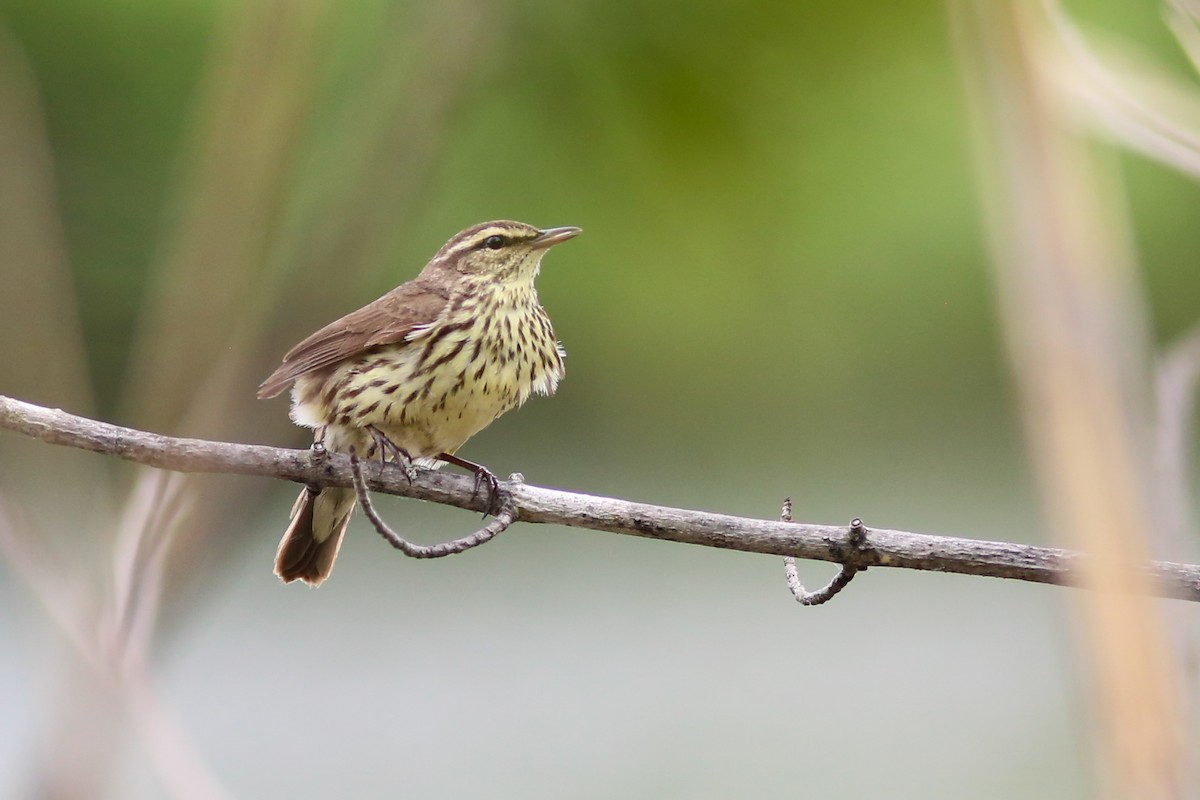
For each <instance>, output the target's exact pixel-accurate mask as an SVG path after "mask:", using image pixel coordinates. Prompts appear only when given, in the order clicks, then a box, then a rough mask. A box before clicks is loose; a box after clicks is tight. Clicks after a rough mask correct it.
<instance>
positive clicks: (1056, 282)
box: [952, 0, 1193, 800]
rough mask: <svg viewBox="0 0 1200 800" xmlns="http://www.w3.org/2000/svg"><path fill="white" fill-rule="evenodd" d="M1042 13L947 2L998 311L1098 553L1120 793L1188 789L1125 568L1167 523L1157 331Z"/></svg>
mask: <svg viewBox="0 0 1200 800" xmlns="http://www.w3.org/2000/svg"><path fill="white" fill-rule="evenodd" d="M1040 8H1041V7H1040V6H1038V5H1036V4H1030V3H1026V2H1019V1H1014V2H994V0H967V1H966V2H962V3H955V4H952V9H953V13H954V16H955V22H956V24H957V33H958V44H959V52H960V56H961V58H962V61H963V63H964V68H965V72H966V75H967V78H968V92H969V95H970V100H971V102H972V104H973V108H974V116H975V130H976V134H977V136H976V139H977V142H978V143H979V147H978V154H979V162H980V164H981V168H982V173H983V178H984V188H985V194H986V201H987V212H988V220H987V221H988V223H989V228H990V234H991V247H992V252H993V263H994V265H995V279H996V285H997V289H998V295H999V298H1000V314H1001V319H1002V321H1003V324H1004V329H1005V334H1006V338H1007V341H1008V349H1009V356H1010V358H1011V361H1012V365H1013V369H1014V372H1015V374H1016V378H1017V383H1018V388H1019V391H1020V395H1021V399H1022V406H1023V416H1024V420H1025V427H1026V432H1027V436H1028V441H1029V448H1030V452H1031V454H1032V457H1033V461H1034V464H1035V467H1036V469H1037V472H1038V475H1039V477H1040V484H1041V489H1042V497H1043V502H1044V504H1045V507H1046V509H1047V513H1048V515H1049V522H1050V526H1049V527H1050V530H1053V531H1059V532H1061V533H1062V535H1063V536H1064V537H1065V542H1064V543H1065V544H1068V545H1069V546H1072V547H1075V548H1078V549H1081V550H1084V551H1085V552H1088V553H1091V554H1093V555H1094V556H1096V560H1095V561H1094V562H1093V568H1092V569H1090V570H1089V571H1088V573H1087V574H1086V576H1085V578H1084V582H1085V585H1088V586H1090V587H1091V588H1092V589H1094V590H1095V591H1093V592H1083V593H1080V594H1078V595H1075V596H1074V598H1073V600H1074V606H1075V612H1076V615H1077V618H1078V620H1079V622H1080V629H1081V631H1082V636H1081V637H1080V641H1079V646H1080V648H1081V653H1080V657H1081V658H1082V660H1083V661H1084V662H1085V664H1086V665H1087V668H1088V671H1089V673H1090V677H1091V685H1092V691H1093V696H1094V699H1095V703H1096V712H1095V718H1096V721H1097V723H1098V725H1099V734H1098V736H1097V741H1096V745H1097V746H1098V747H1099V749H1100V755H1099V757H1098V758H1097V759H1096V761H1097V763H1098V764H1102V765H1104V767H1103V768H1104V770H1105V773H1106V775H1105V777H1106V779H1107V780H1105V781H1104V783H1105V785H1106V787H1107V788H1108V789H1109V790H1110V791H1109V794H1110V795H1112V796H1116V797H1128V798H1138V799H1139V800H1143V799H1150V798H1164V799H1165V798H1179V797H1183V796H1185V795H1186V793H1187V791H1188V789H1187V788H1186V787H1190V786H1192V777H1193V776H1192V775H1191V774H1190V772H1189V768H1190V766H1189V764H1188V759H1187V747H1186V746H1185V744H1184V725H1183V721H1182V719H1181V716H1180V708H1181V700H1180V693H1181V676H1180V672H1179V669H1178V665H1177V664H1176V663H1175V661H1174V659H1173V658H1172V651H1171V648H1170V647H1169V645H1168V641H1169V639H1168V635H1167V629H1166V625H1165V624H1164V614H1163V610H1162V608H1161V607H1160V606H1159V605H1158V604H1156V603H1154V602H1152V601H1150V600H1148V599H1146V598H1145V597H1142V596H1138V595H1137V592H1139V591H1141V588H1140V587H1139V586H1137V584H1138V582H1139V581H1141V580H1143V578H1142V576H1140V575H1137V574H1133V573H1131V572H1129V571H1128V570H1127V569H1125V568H1124V567H1122V566H1121V565H1123V564H1129V563H1134V562H1138V561H1141V560H1144V559H1147V558H1148V557H1149V555H1150V553H1149V551H1150V540H1151V531H1153V530H1155V529H1156V527H1157V526H1158V524H1159V522H1160V520H1159V518H1158V513H1157V504H1156V503H1155V502H1154V500H1155V499H1156V498H1154V497H1153V495H1152V492H1151V475H1152V470H1151V464H1152V461H1151V459H1152V453H1151V452H1150V449H1149V443H1150V442H1152V441H1153V439H1152V437H1151V435H1150V432H1151V430H1152V419H1153V418H1152V413H1151V405H1150V398H1151V391H1152V390H1151V364H1152V359H1151V349H1150V342H1151V337H1150V335H1149V331H1148V326H1147V322H1146V313H1145V303H1144V300H1143V297H1142V292H1141V287H1140V285H1139V280H1138V275H1137V265H1136V262H1135V259H1134V257H1133V255H1132V253H1131V247H1130V243H1129V235H1128V231H1127V222H1126V220H1125V216H1124V213H1123V211H1124V209H1123V207H1122V203H1121V200H1120V194H1119V192H1118V190H1117V188H1116V186H1115V183H1114V181H1112V180H1111V176H1109V175H1107V174H1104V173H1103V171H1102V170H1101V169H1100V165H1099V162H1098V159H1097V154H1096V152H1095V151H1094V146H1093V145H1091V144H1090V143H1089V141H1088V140H1087V139H1086V138H1085V137H1084V136H1083V135H1082V133H1081V131H1080V130H1078V129H1077V127H1076V126H1075V125H1074V124H1073V121H1072V120H1071V119H1069V118H1068V116H1067V115H1066V114H1065V113H1064V111H1066V110H1067V108H1068V106H1067V104H1065V103H1063V102H1062V97H1061V95H1060V94H1059V93H1058V92H1057V91H1056V90H1055V84H1056V82H1058V81H1061V80H1062V77H1061V76H1059V75H1057V74H1056V72H1055V70H1054V68H1053V67H1054V66H1055V64H1054V63H1053V62H1049V61H1047V60H1046V59H1044V58H1042V55H1043V54H1044V53H1045V52H1047V51H1046V48H1045V40H1046V37H1047V36H1048V35H1049V31H1050V29H1051V23H1050V20H1049V17H1048V16H1046V15H1045V14H1043V13H1041V12H1040V11H1039V9H1040ZM1057 66H1058V67H1060V68H1061V67H1062V66H1063V65H1062V64H1061V63H1060V64H1058V65H1057ZM1131 589H1132V592H1133V593H1130V590H1131Z"/></svg>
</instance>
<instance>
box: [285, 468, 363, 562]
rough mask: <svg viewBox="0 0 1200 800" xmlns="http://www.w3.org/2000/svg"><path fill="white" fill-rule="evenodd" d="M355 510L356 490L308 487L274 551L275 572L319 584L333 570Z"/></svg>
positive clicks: (299, 499) (294, 508) (294, 509)
mask: <svg viewBox="0 0 1200 800" xmlns="http://www.w3.org/2000/svg"><path fill="white" fill-rule="evenodd" d="M353 511H354V492H353V491H351V490H349V489H336V488H332V487H327V488H325V489H321V490H320V491H319V492H317V491H313V490H312V489H310V488H308V487H305V488H304V489H303V490H302V491H301V492H300V496H299V497H298V498H296V504H295V505H294V506H293V507H292V522H291V524H290V525H288V529H287V533H285V534H284V535H283V539H282V540H280V542H279V550H278V551H277V552H276V554H275V574H276V575H278V576H279V577H280V579H281V580H282V581H283V582H284V583H290V582H291V581H294V580H301V581H304V582H305V583H307V584H308V585H309V586H319V585H320V584H321V582H322V581H324V580H325V579H326V578H328V577H329V573H330V572H331V571H333V562H334V560H335V559H336V558H337V554H338V549H339V548H341V546H342V537H343V536H344V535H345V533H346V526H347V525H348V524H349V522H350V515H351V513H352V512H353Z"/></svg>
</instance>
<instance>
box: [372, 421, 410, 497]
mask: <svg viewBox="0 0 1200 800" xmlns="http://www.w3.org/2000/svg"><path fill="white" fill-rule="evenodd" d="M367 431H368V432H369V433H370V434H371V438H372V439H374V440H375V453H376V455H378V456H379V463H380V464H386V463H388V454H389V453H390V454H391V456H392V463H393V464H395V465H396V466H398V467H400V468H401V469H402V470H404V477H406V478H408V482H409V483H410V484H411V483H412V482H413V479H415V478H416V477H417V468H416V466H415V465H414V464H413V460H412V456H410V455H409V454H408V451H407V450H405V449H404V448H403V447H401V446H400V445H398V444H396V443H395V442H393V441H392V440H391V439H389V438H388V437H387V434H385V433H384V432H383V431H381V430H379V429H378V428H376V427H375V426H374V425H370V426H368V427H367Z"/></svg>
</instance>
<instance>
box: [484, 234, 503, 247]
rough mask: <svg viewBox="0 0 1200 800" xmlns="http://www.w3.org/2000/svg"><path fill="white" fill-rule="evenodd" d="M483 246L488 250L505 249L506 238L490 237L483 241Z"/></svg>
mask: <svg viewBox="0 0 1200 800" xmlns="http://www.w3.org/2000/svg"><path fill="white" fill-rule="evenodd" d="M483 246H484V247H486V248H487V249H488V250H499V249H500V248H501V247H504V237H503V236H489V237H487V238H486V239H484V240H483Z"/></svg>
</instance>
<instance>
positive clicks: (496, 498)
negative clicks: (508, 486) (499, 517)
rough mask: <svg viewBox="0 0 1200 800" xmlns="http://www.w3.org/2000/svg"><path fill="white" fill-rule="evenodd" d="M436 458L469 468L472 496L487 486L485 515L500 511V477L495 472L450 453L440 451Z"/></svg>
mask: <svg viewBox="0 0 1200 800" xmlns="http://www.w3.org/2000/svg"><path fill="white" fill-rule="evenodd" d="M438 459H440V460H441V461H445V462H446V463H447V464H453V465H454V466H456V467H462V468H463V469H467V470H470V471H471V472H473V473H475V488H474V490H473V491H472V492H471V496H472V497H478V496H479V490H480V488H482V487H483V486H487V495H486V497H485V499H486V500H487V510H486V511H484V512H483V515H484V516H485V517H486V516H487V515H488V514H493V515H495V514H497V513H499V512H500V507H501V502H500V479H499V478H497V477H496V476H495V474H494V473H493V472H492V471H491V470H490V469H488V468H487V467H485V466H484V465H483V464H476V463H475V462H474V461H467V460H466V459H465V458H459V457H458V456H456V455H453V454H451V453H441V454H440V455H438Z"/></svg>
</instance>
